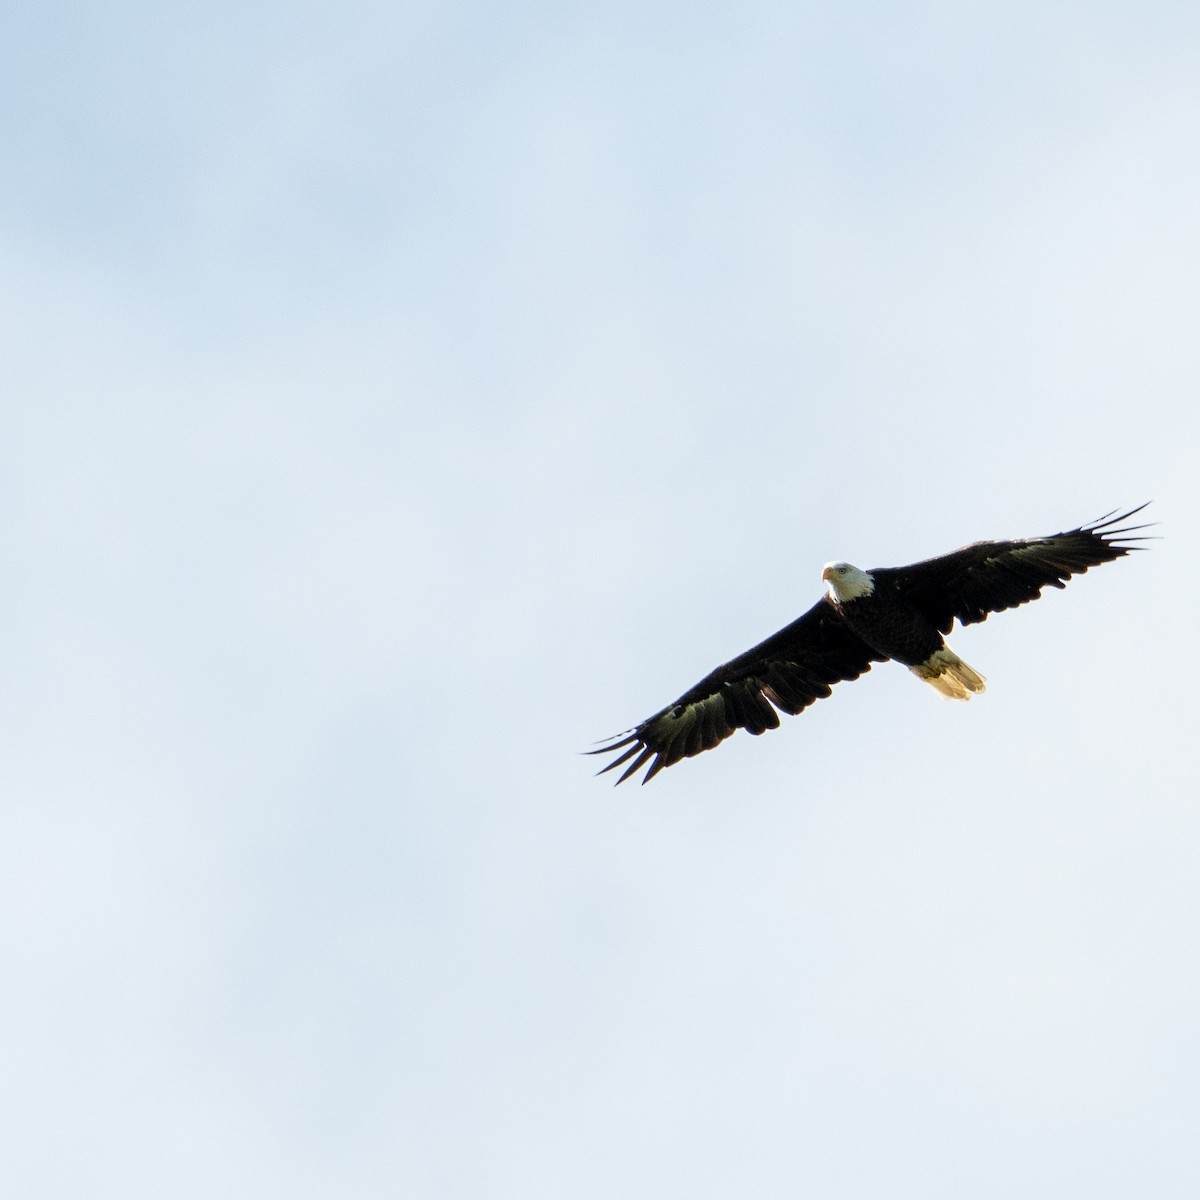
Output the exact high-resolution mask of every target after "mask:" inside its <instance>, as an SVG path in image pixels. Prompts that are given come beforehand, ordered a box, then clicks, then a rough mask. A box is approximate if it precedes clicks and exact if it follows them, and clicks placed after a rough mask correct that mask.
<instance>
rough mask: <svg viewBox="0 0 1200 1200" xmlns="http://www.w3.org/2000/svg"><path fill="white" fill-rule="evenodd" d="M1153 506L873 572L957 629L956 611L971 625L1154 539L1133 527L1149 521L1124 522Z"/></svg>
mask: <svg viewBox="0 0 1200 1200" xmlns="http://www.w3.org/2000/svg"><path fill="white" fill-rule="evenodd" d="M1145 507H1146V505H1144V504H1143V505H1141V506H1140V507H1139V508H1134V509H1130V511H1129V512H1125V513H1121V514H1120V515H1119V516H1116V515H1114V514H1113V513H1108V514H1107V515H1106V516H1103V517H1100V518H1099V519H1098V520H1096V521H1092V522H1091V523H1090V524H1087V525H1081V526H1080V527H1079V528H1078V529H1070V530H1067V531H1066V532H1065V533H1055V534H1052V535H1051V536H1050V537H1042V538H1022V539H1019V540H1017V541H1011V542H975V543H974V544H973V545H970V546H964V547H963V548H962V549H961V550H955V551H954V552H953V553H952V554H943V555H942V556H941V557H940V558H930V559H926V560H925V561H924V562H919V563H913V564H912V565H911V566H908V567H890V568H880V569H879V570H877V571H872V572H871V574H872V575H873V576H875V577H876V579H877V580H885V581H887V582H888V583H889V584H890V585H891V586H892V587H894V588H895V589H896V590H897V591H898V592H899V593H901V594H903V595H904V597H905V599H906V600H907V601H908V602H909V603H911V604H912V605H913V606H914V607H916V608H918V609H920V611H921V612H923V613H924V614H925V615H926V616H927V617H928V618H929V619H930V620H931V621H932V622H933V624H934V625H936V626H937V628H938V630H939V631H940V632H942V633H949V632H950V627H951V626H952V625H953V623H954V620H955V618H957V619H958V620H959V621H960V622H961V623H962V624H963V625H972V624H974V623H975V622H977V621H984V620H986V619H987V615H988V613H994V612H1002V611H1003V610H1004V609H1006V608H1016V607H1017V605H1019V604H1026V603H1028V602H1029V601H1030V600H1036V599H1037V598H1038V597H1039V596H1040V595H1041V594H1042V588H1043V587H1047V586H1049V587H1056V588H1062V587H1066V581H1067V580H1068V579H1070V577H1071V576H1072V575H1081V574H1082V573H1083V572H1084V571H1086V570H1087V569H1088V567H1096V566H1099V565H1100V564H1101V563H1106V562H1112V561H1113V560H1114V559H1117V558H1120V557H1121V556H1122V555H1125V554H1128V553H1129V552H1130V551H1131V550H1139V549H1141V548H1142V547H1140V546H1134V545H1132V544H1131V543H1133V542H1144V541H1146V540H1147V539H1146V538H1144V537H1130V536H1128V535H1129V534H1131V533H1134V532H1136V531H1137V530H1139V529H1145V528H1147V526H1146V525H1122V522H1123V521H1126V520H1128V519H1129V518H1130V517H1132V516H1133V515H1134V514H1135V513H1139V512H1141V511H1142V509H1143V508H1145Z"/></svg>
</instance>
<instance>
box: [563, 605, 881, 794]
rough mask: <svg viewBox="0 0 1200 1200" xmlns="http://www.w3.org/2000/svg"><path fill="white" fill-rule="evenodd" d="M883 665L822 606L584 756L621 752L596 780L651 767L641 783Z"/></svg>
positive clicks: (834, 613)
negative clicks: (619, 770) (874, 664)
mask: <svg viewBox="0 0 1200 1200" xmlns="http://www.w3.org/2000/svg"><path fill="white" fill-rule="evenodd" d="M883 661H885V660H884V658H883V657H882V656H881V655H879V654H877V653H876V652H875V651H873V650H872V649H871V648H870V647H869V646H868V645H867V644H866V642H864V641H863V640H862V639H861V638H860V637H859V636H858V635H857V634H856V633H854V632H853V631H852V630H851V629H850V628H849V626H847V625H846V623H845V621H844V620H843V619H842V617H841V616H840V615H839V613H838V611H837V609H836V608H834V606H833V605H832V604H831V603H830V602H829V600H828V599H825V598H822V599H821V600H819V601H817V603H816V604H814V605H813V607H812V608H810V609H809V610H808V612H806V613H805V614H804V615H803V616H802V617H799V618H798V619H797V620H795V621H793V622H792V623H791V624H790V625H787V626H785V627H784V628H783V629H781V630H780V631H779V632H778V633H775V634H772V635H771V636H770V637H769V638H767V640H766V641H764V642H760V643H759V644H758V645H757V646H755V647H753V648H752V649H750V650H747V651H746V652H745V653H744V654H739V655H738V657H737V658H735V659H733V660H732V661H730V662H727V663H725V665H724V666H721V667H718V668H717V669H716V670H715V671H713V672H711V673H710V674H708V675H706V676H705V677H704V678H703V679H702V680H701V681H700V682H699V683H698V684H696V686H695V687H693V688H689V689H688V691H686V692H684V694H683V695H682V696H680V697H679V699H678V700H676V701H675V703H674V704H671V705H668V706H667V707H666V708H664V709H663V710H662V711H661V712H658V713H655V714H654V716H652V717H649V718H648V719H647V720H645V721H643V722H642V723H641V724H640V725H638V726H637V727H636V728H634V729H631V730H628V731H627V732H626V733H624V734H618V735H617V737H616V738H615V739H612V740H610V741H609V742H607V743H606V744H605V745H603V746H601V747H599V749H596V750H589V751H587V753H589V754H608V753H611V752H614V751H617V750H623V751H624V753H622V754H620V755H619V756H618V757H617V758H616V759H614V760H613V761H612V762H610V763H609V764H608V766H606V767H604V768H603V769H602V770H601V771H600V774H601V775H603V774H604V772H605V771H611V770H613V769H614V768H615V767H619V766H620V765H621V764H622V763H625V762H628V761H629V759H631V758H632V759H633V762H632V763H630V764H629V766H628V767H626V768H625V770H624V772H623V773H622V774H621V777H620V778H619V779H618V780H617V782H618V783H622V782H624V781H625V780H626V779H628V778H629V776H630V775H632V774H633V773H634V772H635V771H637V770H638V769H639V768H641V767H642V766H644V765H645V764H646V763H647V762H649V763H650V767H649V769H648V770H647V771H646V774H645V776H644V777H643V778H642V782H643V783H646V782H647V781H649V780H650V779H652V778H653V777H654V776H655V775H657V774H658V772H659V771H661V770H662V769H663V767H669V766H671V764H672V763H677V762H678V761H679V760H680V759H681V758H690V757H691V756H692V755H694V754H699V753H700V752H701V751H703V750H711V749H712V748H713V747H714V746H716V745H718V744H720V743H721V742H722V741H724V740H725V738H727V737H729V736H730V734H732V733H734V732H735V731H736V730H738V729H748V730H749V731H750V732H751V733H753V734H759V733H763V732H765V731H766V730H768V729H775V728H776V727H777V726H778V725H779V714H778V713H777V712H776V711H775V710H776V709H779V710H780V711H782V712H785V713H790V714H792V715H793V716H794V715H795V714H796V713H798V712H801V711H803V710H804V709H805V708H807V707H808V706H809V705H810V704H812V703H813V702H814V701H815V700H820V699H821V698H822V697H824V696H828V695H829V693H830V690H831V686H832V685H833V684H835V683H839V682H840V681H842V680H844V679H857V678H858V677H859V676H860V675H862V674H863V673H864V672H866V671H869V670H870V669H871V663H872V662H883ZM651 759H653V761H652V762H651Z"/></svg>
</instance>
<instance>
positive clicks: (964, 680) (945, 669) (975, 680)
mask: <svg viewBox="0 0 1200 1200" xmlns="http://www.w3.org/2000/svg"><path fill="white" fill-rule="evenodd" d="M908 669H909V670H910V671H911V672H912V673H913V674H914V675H915V676H916V677H917V678H918V679H923V680H925V682H926V683H929V684H932V685H933V686H934V687H935V688H937V690H938V691H939V692H941V693H942V695H943V696H946V697H948V698H949V699H951V700H970V698H971V693H972V692H976V693H978V692H982V691H983V687H984V679H983V676H982V675H980V674H979V672H978V671H976V670H975V669H974V668H973V667H969V666H967V664H966V663H965V662H963V660H962V659H961V658H959V657H958V655H957V654H955V653H954V651H953V650H951V649H950V647H949V646H943V647H942V648H941V649H940V650H938V651H936V652H935V653H933V654H931V655H930V656H929V657H928V658H927V659H926V660H925V661H924V662H922V663H917V664H916V666H912V667H909V668H908Z"/></svg>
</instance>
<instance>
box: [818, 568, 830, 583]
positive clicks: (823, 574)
mask: <svg viewBox="0 0 1200 1200" xmlns="http://www.w3.org/2000/svg"><path fill="white" fill-rule="evenodd" d="M821 578H822V579H824V580H825V582H826V583H828V582H829V581H830V580H831V579H832V578H833V568H832V567H826V568H825V570H823V571H822V572H821Z"/></svg>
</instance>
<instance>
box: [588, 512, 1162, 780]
mask: <svg viewBox="0 0 1200 1200" xmlns="http://www.w3.org/2000/svg"><path fill="white" fill-rule="evenodd" d="M1145 507H1146V505H1144V504H1143V505H1141V506H1140V507H1138V508H1134V509H1131V510H1130V511H1129V512H1125V513H1121V514H1120V515H1115V513H1116V510H1114V511H1113V512H1111V513H1108V514H1106V515H1105V516H1103V517H1100V518H1099V519H1098V520H1096V521H1092V522H1091V523H1090V524H1087V525H1081V526H1080V527H1079V528H1078V529H1072V530H1069V531H1067V532H1066V533H1056V534H1052V535H1051V536H1050V537H1041V538H1021V539H1019V540H1016V541H1010V542H974V543H973V544H972V545H970V546H964V547H963V548H962V549H961V550H955V551H954V552H953V553H952V554H943V555H942V556H941V557H940V558H930V559H926V560H925V561H924V562H918V563H913V564H911V565H910V566H907V567H877V568H875V569H874V570H871V571H864V570H862V569H860V568H859V567H855V566H852V565H851V564H850V563H846V562H832V563H829V564H827V565H826V567H825V569H824V570H823V571H822V572H821V578H822V579H823V580H825V581H826V583H827V584H828V591H827V592H826V593H825V595H823V596H822V597H821V599H820V600H818V601H817V603H816V604H814V605H813V606H812V608H810V609H809V610H808V612H806V613H805V614H804V615H803V616H802V617H799V618H797V619H796V620H795V621H793V622H792V623H791V624H790V625H787V626H785V627H784V628H783V629H781V630H780V631H779V632H778V633H775V634H772V635H771V637H769V638H767V640H766V641H765V642H760V643H759V644H758V645H757V646H755V647H753V648H752V649H750V650H747V651H746V652H745V653H744V654H739V655H738V656H737V658H735V659H732V660H731V661H730V662H727V663H726V664H725V665H724V666H721V667H718V668H717V669H716V670H715V671H712V672H711V673H710V674H708V675H706V676H705V677H704V678H703V679H702V680H701V681H700V682H699V683H698V684H696V686H695V687H692V688H689V689H688V690H687V691H686V692H684V693H683V695H682V696H680V697H679V699H678V700H676V701H675V702H674V703H673V704H669V705H667V707H666V708H664V709H663V710H662V711H661V712H657V713H655V714H654V716H652V717H648V718H647V719H646V720H645V721H643V722H642V723H641V724H640V725H638V726H636V727H635V728H633V729H630V730H628V731H626V732H625V733H623V734H618V735H617V736H616V737H615V738H611V739H609V740H608V741H607V742H606V744H605V745H603V746H600V747H599V748H598V749H596V750H589V751H588V753H589V754H608V753H612V752H615V751H621V753H620V754H619V755H618V756H617V757H616V758H615V759H614V760H613V761H612V762H610V763H609V764H608V765H607V766H606V767H603V768H602V769H601V771H600V774H601V775H603V774H604V773H605V772H606V771H611V770H614V769H615V768H616V767H619V766H621V765H622V764H623V763H627V762H629V760H630V759H633V761H632V762H629V765H628V766H627V767H626V768H625V770H624V771H623V772H622V774H621V776H620V778H618V779H617V783H623V782H624V781H625V780H626V779H628V778H629V776H630V775H632V774H633V773H634V772H635V771H637V770H639V769H640V768H641V767H643V766H645V765H646V764H647V763H649V764H650V765H649V768H648V769H647V771H646V774H645V775H644V776H643V778H642V782H643V783H647V782H649V781H650V780H651V779H653V778H654V776H655V775H657V774H658V772H659V771H661V770H662V769H663V767H669V766H671V765H672V764H674V763H677V762H678V761H679V760H680V759H681V758H691V757H692V756H693V755H696V754H700V753H701V752H703V751H705V750H711V749H712V748H713V747H714V746H717V745H719V744H720V743H721V742H723V741H724V740H725V739H726V738H727V737H729V736H730V735H731V734H733V733H735V732H736V731H737V730H739V729H748V730H749V731H750V732H751V733H752V734H755V735H757V734H760V733H765V732H766V730H768V729H775V728H777V727H778V725H779V713H780V712H785V713H790V714H791V715H792V716H795V715H796V714H797V713H799V712H803V710H804V709H806V708H807V707H808V706H809V705H810V704H812V703H813V701H814V700H820V699H822V698H823V697H825V696H828V695H829V694H830V691H831V690H832V686H833V684H835V683H840V682H841V681H842V680H844V679H857V678H858V677H859V676H860V675H863V674H865V673H866V672H867V671H869V670H870V669H871V664H872V663H875V662H887V660H888V659H894V660H895V661H896V662H899V663H903V664H904V665H905V666H906V667H908V669H909V670H910V671H912V673H913V674H914V675H916V676H917V678H918V679H923V680H924V681H925V682H926V683H929V684H932V685H933V687H935V688H937V690H938V691H939V692H941V694H942V695H943V696H947V697H949V698H950V699H951V700H968V699H970V697H971V695H972V694H973V693H979V692H982V691H983V687H984V679H983V676H982V675H980V674H979V672H978V671H976V670H975V669H974V668H973V667H969V666H968V665H967V664H966V663H965V662H963V660H962V659H961V658H959V657H958V655H957V654H955V653H954V651H953V650H951V649H950V647H949V646H948V645H947V644H946V638H945V635H946V634H948V633H949V632H950V629H951V627H952V626H953V624H954V621H955V618H957V619H958V620H959V622H960V623H961V624H963V625H973V624H975V623H976V622H978V621H985V620H987V615H988V613H993V612H1003V611H1004V609H1006V608H1016V607H1017V605H1019V604H1026V603H1028V602H1029V601H1030V600H1036V599H1037V598H1038V597H1039V596H1040V595H1041V594H1042V588H1043V587H1046V586H1047V585H1049V586H1050V587H1056V588H1062V587H1066V581H1067V580H1068V579H1069V578H1070V577H1071V576H1072V575H1081V574H1083V572H1084V571H1086V570H1087V569H1088V567H1096V566H1099V565H1100V564H1101V563H1106V562H1112V561H1113V560H1114V559H1117V558H1121V557H1122V556H1123V555H1125V554H1128V553H1129V551H1131V550H1139V549H1143V547H1141V546H1135V545H1133V543H1134V542H1143V541H1146V540H1147V539H1146V538H1145V537H1131V536H1130V535H1131V534H1134V533H1136V532H1137V531H1138V530H1141V529H1145V528H1147V526H1146V525H1125V524H1123V522H1125V521H1127V520H1128V519H1129V518H1130V517H1132V516H1134V515H1135V514H1136V513H1139V512H1141V511H1142V509H1144V508H1145ZM777 710H778V711H777Z"/></svg>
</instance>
